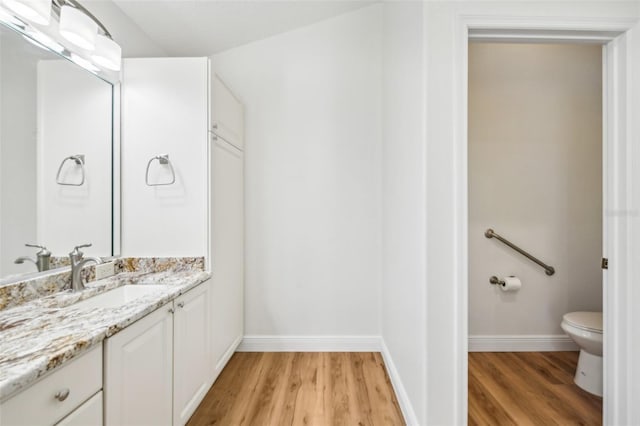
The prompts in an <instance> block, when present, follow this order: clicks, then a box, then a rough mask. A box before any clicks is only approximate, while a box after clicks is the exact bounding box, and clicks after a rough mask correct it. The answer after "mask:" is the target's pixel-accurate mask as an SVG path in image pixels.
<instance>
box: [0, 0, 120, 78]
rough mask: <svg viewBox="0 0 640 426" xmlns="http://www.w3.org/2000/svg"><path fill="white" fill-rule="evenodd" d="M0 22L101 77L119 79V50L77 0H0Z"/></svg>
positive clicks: (99, 24) (96, 20)
mask: <svg viewBox="0 0 640 426" xmlns="http://www.w3.org/2000/svg"><path fill="white" fill-rule="evenodd" d="M45 16H46V20H45ZM52 16H53V19H52V18H51V17H52ZM0 24H4V25H7V26H8V27H10V28H12V29H14V30H15V31H17V32H18V33H20V34H22V35H23V36H24V37H25V38H27V39H28V41H29V42H31V43H33V44H34V45H36V46H38V47H41V48H42V47H44V48H47V49H48V50H51V51H53V52H57V53H59V54H60V55H62V56H63V57H66V58H68V59H71V60H72V61H73V62H75V63H76V64H78V65H80V66H81V67H83V68H85V69H87V70H89V71H91V72H93V73H94V74H96V75H99V76H100V77H101V78H103V79H106V80H108V81H118V80H119V76H118V71H120V68H121V64H122V49H121V48H120V46H119V45H118V44H117V43H116V42H115V41H113V37H111V34H110V33H109V31H108V30H107V29H106V27H105V26H104V25H103V24H102V22H100V20H99V19H98V18H96V17H95V16H94V15H93V14H92V13H91V12H89V10H87V9H86V8H85V7H84V6H83V5H82V4H80V2H79V1H78V0H0ZM38 24H39V25H38Z"/></svg>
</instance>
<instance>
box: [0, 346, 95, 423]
mask: <svg viewBox="0 0 640 426" xmlns="http://www.w3.org/2000/svg"><path fill="white" fill-rule="evenodd" d="M100 389H102V344H99V345H97V346H96V347H95V348H93V349H91V350H90V351H89V352H88V353H86V354H84V355H82V356H81V357H79V358H77V359H74V360H73V361H70V362H69V364H68V365H65V366H63V367H61V368H60V369H59V370H57V371H55V372H53V373H51V374H50V375H48V376H46V377H45V378H43V379H42V380H40V381H38V382H37V383H35V384H33V385H32V386H30V387H29V388H27V389H25V390H24V391H22V392H20V393H19V394H17V395H16V396H14V397H12V398H10V399H8V400H7V401H5V402H3V403H2V405H0V413H1V414H0V423H1V424H2V425H3V426H11V425H52V424H54V423H56V422H57V421H59V420H60V419H62V418H63V417H65V416H66V415H67V414H69V413H71V412H72V411H73V410H74V409H75V408H76V407H78V406H80V404H82V403H83V402H85V401H86V400H87V399H89V398H90V397H91V396H92V395H94V394H95V393H96V392H98V391H99V390H100ZM66 390H68V391H69V393H68V395H67V397H66V398H64V400H63V401H60V400H59V399H63V397H59V399H58V398H56V394H58V393H59V392H60V393H66V392H65V391H66Z"/></svg>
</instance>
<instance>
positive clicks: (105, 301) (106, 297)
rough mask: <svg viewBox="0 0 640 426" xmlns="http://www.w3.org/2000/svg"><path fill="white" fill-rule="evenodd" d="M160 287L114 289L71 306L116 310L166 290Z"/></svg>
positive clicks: (127, 286)
mask: <svg viewBox="0 0 640 426" xmlns="http://www.w3.org/2000/svg"><path fill="white" fill-rule="evenodd" d="M166 288H167V287H166V286H162V285H144V286H143V285H124V286H122V287H118V288H114V289H113V290H109V291H107V292H106V293H101V294H98V295H96V296H93V297H90V298H88V299H85V300H81V301H80V302H78V303H75V304H73V305H72V307H74V308H82V309H86V308H118V307H120V306H123V305H126V304H127V303H129V302H132V301H134V300H136V299H140V298H141V297H144V296H146V295H148V294H152V293H157V292H160V291H162V290H163V289H166Z"/></svg>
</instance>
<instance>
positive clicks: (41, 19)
mask: <svg viewBox="0 0 640 426" xmlns="http://www.w3.org/2000/svg"><path fill="white" fill-rule="evenodd" d="M2 3H3V4H4V5H5V6H7V8H9V9H11V10H12V11H13V12H15V13H16V14H17V15H18V16H21V17H23V18H25V19H28V20H29V21H32V22H35V23H36V24H40V25H49V22H50V21H51V0H2Z"/></svg>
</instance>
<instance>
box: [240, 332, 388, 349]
mask: <svg viewBox="0 0 640 426" xmlns="http://www.w3.org/2000/svg"><path fill="white" fill-rule="evenodd" d="M237 351H238V352H380V336H261V335H253V336H251V335H249V336H244V338H243V339H242V342H241V343H240V346H238V349H237Z"/></svg>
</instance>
